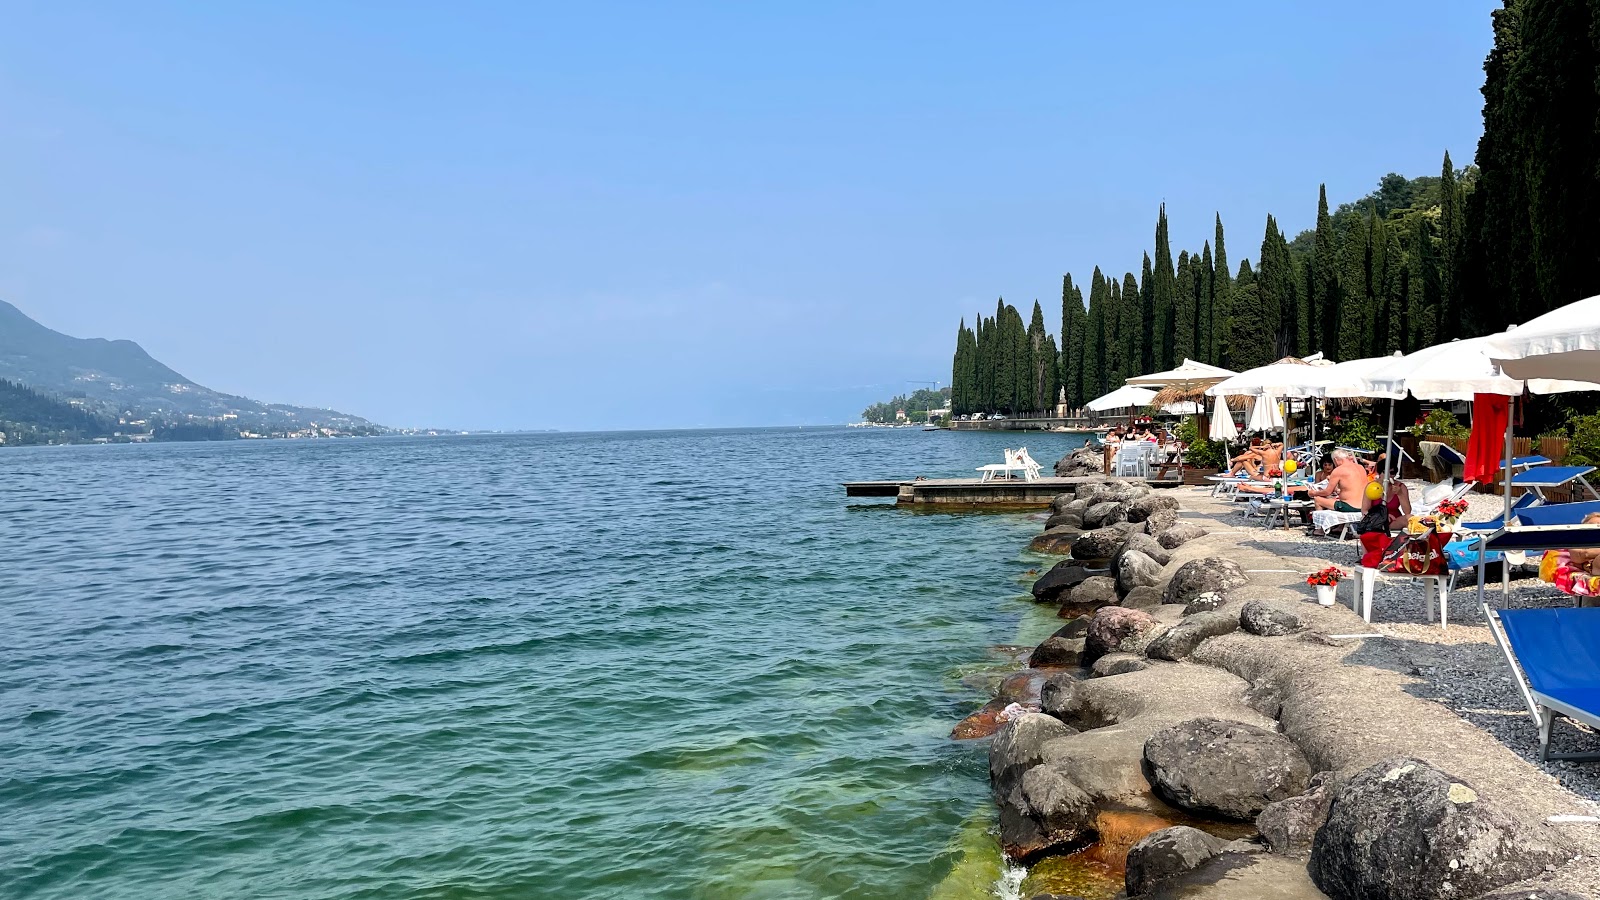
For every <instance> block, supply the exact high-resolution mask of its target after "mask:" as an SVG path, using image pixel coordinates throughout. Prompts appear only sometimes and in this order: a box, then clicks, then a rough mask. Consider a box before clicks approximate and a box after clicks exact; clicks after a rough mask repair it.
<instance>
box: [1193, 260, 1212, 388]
mask: <svg viewBox="0 0 1600 900" xmlns="http://www.w3.org/2000/svg"><path fill="white" fill-rule="evenodd" d="M1213 265H1214V264H1213V263H1212V261H1211V242H1210V241H1206V242H1205V246H1203V247H1202V248H1201V249H1200V263H1199V264H1198V265H1196V266H1195V269H1194V273H1195V278H1194V289H1195V302H1194V308H1195V329H1194V332H1195V339H1194V343H1195V358H1196V359H1199V360H1200V361H1201V362H1208V363H1213V364H1214V363H1215V362H1216V354H1215V352H1214V347H1215V346H1216V344H1215V342H1216V335H1215V333H1214V331H1213V329H1214V328H1215V327H1216V321H1215V315H1216V313H1215V312H1214V310H1213V309H1212V306H1211V301H1212V293H1211V292H1212V281H1213V280H1214V279H1215V278H1216V272H1215V271H1214V269H1213Z"/></svg>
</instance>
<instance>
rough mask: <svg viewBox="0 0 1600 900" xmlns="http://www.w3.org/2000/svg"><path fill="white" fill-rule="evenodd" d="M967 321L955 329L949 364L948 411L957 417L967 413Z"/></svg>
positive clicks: (963, 321) (964, 320) (963, 320)
mask: <svg viewBox="0 0 1600 900" xmlns="http://www.w3.org/2000/svg"><path fill="white" fill-rule="evenodd" d="M966 373H967V320H966V319H962V320H961V326H960V327H959V328H957V329H956V353H955V357H954V359H953V361H952V362H951V364H950V411H951V412H954V413H956V414H958V415H960V414H963V413H965V412H966V411H967V409H966V403H967V394H966V389H967V385H966Z"/></svg>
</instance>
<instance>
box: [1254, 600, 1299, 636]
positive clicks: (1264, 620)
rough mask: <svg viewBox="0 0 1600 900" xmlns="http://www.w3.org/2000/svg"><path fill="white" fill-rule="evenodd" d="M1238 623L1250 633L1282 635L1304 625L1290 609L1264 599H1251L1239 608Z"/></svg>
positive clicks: (1297, 629)
mask: <svg viewBox="0 0 1600 900" xmlns="http://www.w3.org/2000/svg"><path fill="white" fill-rule="evenodd" d="M1239 625H1240V627H1242V628H1244V630H1245V631H1248V632H1250V633H1251V634H1258V635H1260V636H1262V637H1282V636H1283V635H1286V634H1292V633H1294V632H1296V631H1299V630H1300V629H1302V628H1304V627H1305V621H1304V620H1303V619H1301V618H1300V615H1299V614H1298V613H1296V612H1294V611H1292V610H1288V609H1284V608H1283V607H1281V606H1278V605H1276V604H1273V603H1268V602H1267V601H1265V600H1251V601H1250V602H1249V603H1246V604H1245V605H1244V608H1243V609H1240V610H1239Z"/></svg>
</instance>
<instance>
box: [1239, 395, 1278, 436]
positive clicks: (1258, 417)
mask: <svg viewBox="0 0 1600 900" xmlns="http://www.w3.org/2000/svg"><path fill="white" fill-rule="evenodd" d="M1282 427H1283V414H1282V413H1281V412H1279V411H1278V399H1277V398H1276V397H1273V396H1272V395H1270V394H1259V395H1257V396H1256V399H1255V402H1254V403H1252V404H1251V406H1250V418H1249V420H1248V424H1246V425H1245V430H1246V431H1274V430H1276V429H1279V428H1282Z"/></svg>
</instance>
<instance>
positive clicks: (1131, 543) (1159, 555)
mask: <svg viewBox="0 0 1600 900" xmlns="http://www.w3.org/2000/svg"><path fill="white" fill-rule="evenodd" d="M1129 550H1138V551H1139V552H1140V553H1143V554H1144V555H1145V556H1148V557H1150V558H1151V559H1153V560H1155V561H1156V562H1158V563H1160V564H1162V565H1163V566H1164V565H1166V564H1167V563H1169V562H1171V561H1172V551H1171V550H1168V549H1167V548H1165V547H1163V546H1161V544H1160V542H1158V541H1157V540H1156V539H1155V538H1153V537H1151V536H1150V535H1148V534H1145V533H1144V532H1142V531H1135V532H1134V533H1132V534H1129V535H1125V536H1124V537H1123V538H1122V546H1120V547H1118V548H1117V552H1116V553H1113V554H1112V555H1111V561H1112V563H1115V562H1116V561H1117V556H1119V555H1120V554H1123V553H1126V552H1128V551H1129Z"/></svg>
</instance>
